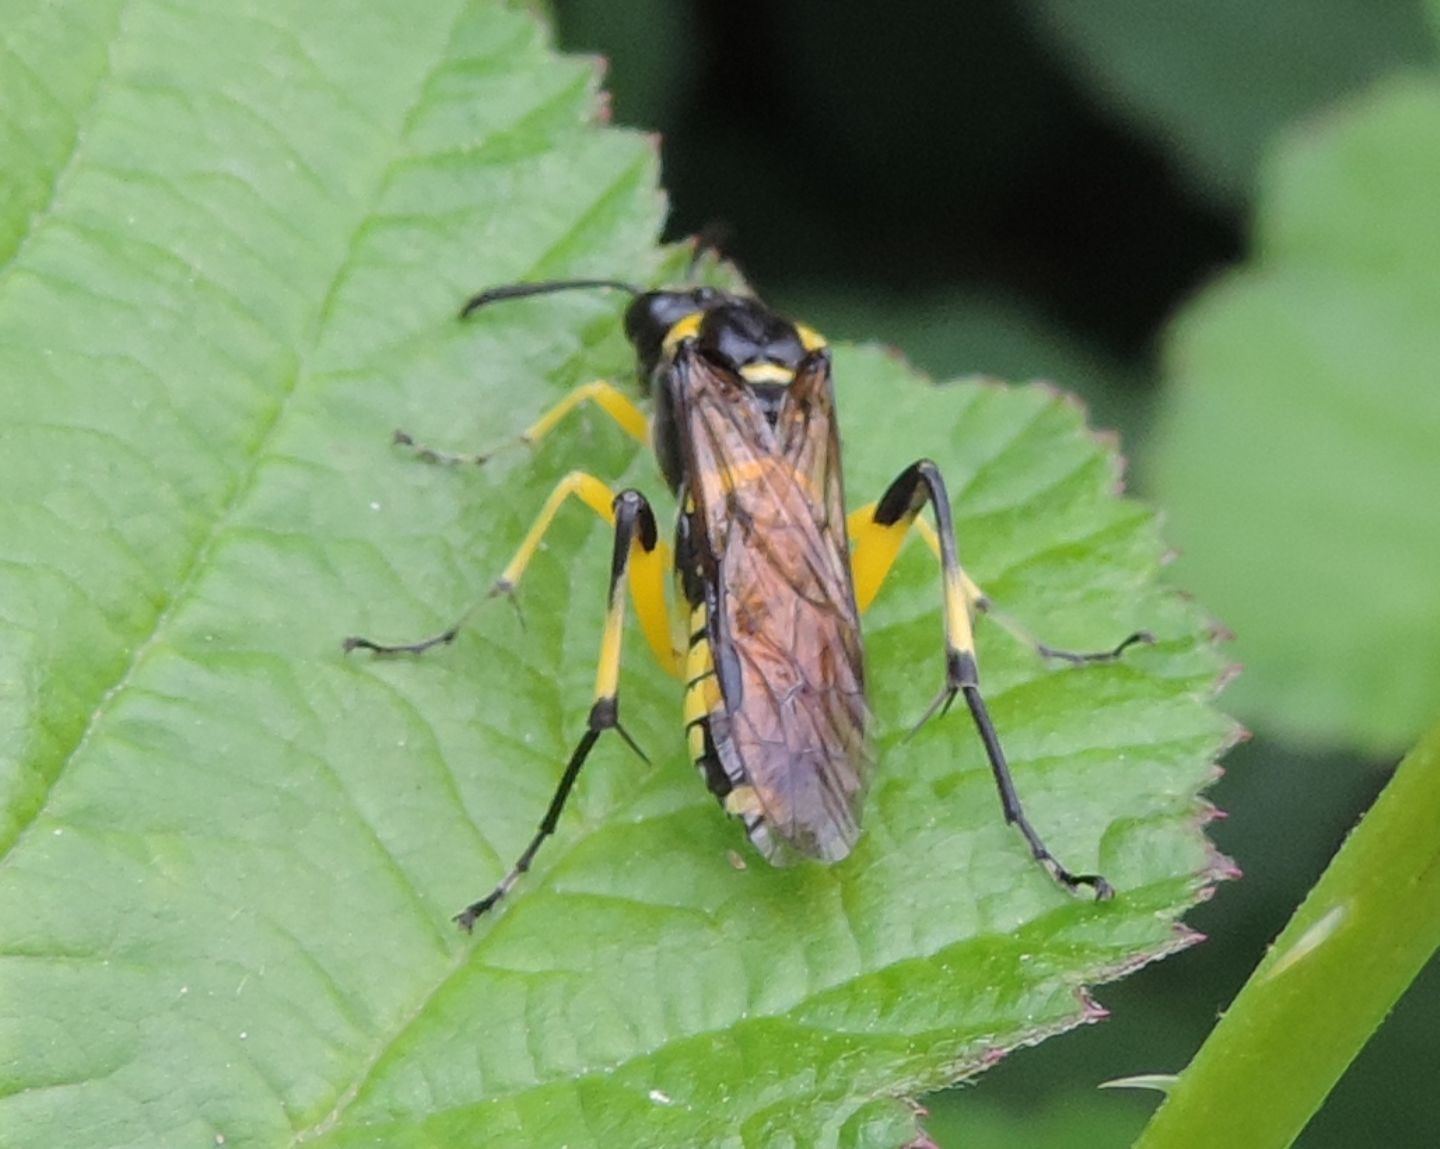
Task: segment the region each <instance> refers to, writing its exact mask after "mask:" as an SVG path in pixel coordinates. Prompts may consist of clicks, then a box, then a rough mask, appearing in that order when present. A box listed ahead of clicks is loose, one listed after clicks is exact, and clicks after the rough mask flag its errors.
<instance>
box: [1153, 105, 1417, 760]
mask: <svg viewBox="0 0 1440 1149" xmlns="http://www.w3.org/2000/svg"><path fill="white" fill-rule="evenodd" d="M1437 181H1440V85H1437V84H1435V83H1433V82H1427V81H1422V80H1418V79H1417V80H1413V81H1406V82H1403V83H1401V82H1397V83H1391V84H1388V85H1386V86H1384V87H1382V88H1381V89H1379V90H1377V91H1376V92H1375V93H1373V94H1371V95H1370V96H1368V97H1367V98H1366V99H1364V100H1363V101H1359V102H1357V103H1356V104H1355V105H1354V106H1352V107H1351V108H1349V109H1348V110H1347V111H1346V113H1345V114H1344V115H1338V116H1335V117H1334V118H1332V119H1331V120H1329V121H1327V122H1326V123H1325V124H1324V125H1323V126H1322V127H1319V128H1314V129H1311V130H1310V131H1308V132H1306V133H1304V134H1302V135H1297V136H1295V137H1294V138H1292V139H1291V140H1290V141H1289V142H1288V143H1287V145H1286V146H1285V147H1284V148H1282V149H1281V150H1280V151H1279V152H1277V154H1276V156H1275V160H1274V163H1273V164H1272V165H1271V167H1270V169H1269V174H1268V178H1267V181H1266V191H1265V196H1264V199H1263V201H1262V205H1261V209H1260V215H1259V219H1258V221H1257V223H1256V239H1255V252H1254V254H1253V255H1252V257H1251V259H1250V262H1249V263H1248V265H1247V266H1245V267H1244V268H1242V269H1240V270H1238V271H1237V272H1234V273H1232V274H1231V275H1229V276H1227V277H1226V278H1225V279H1224V280H1222V281H1221V282H1220V283H1218V284H1216V285H1215V286H1214V287H1213V288H1211V289H1210V290H1209V291H1207V292H1206V293H1205V294H1204V295H1202V296H1201V297H1200V298H1199V299H1198V300H1196V301H1195V302H1194V303H1193V304H1191V305H1190V307H1189V308H1187V310H1186V311H1185V312H1184V313H1183V314H1182V315H1181V317H1180V318H1179V320H1178V321H1177V323H1176V325H1175V327H1174V329H1173V330H1172V332H1171V335H1170V341H1169V348H1168V355H1167V360H1168V374H1169V376H1170V379H1169V389H1168V393H1167V395H1166V399H1165V403H1166V406H1165V409H1164V411H1163V418H1162V419H1161V428H1160V434H1159V441H1158V443H1157V445H1156V449H1155V458H1154V470H1155V480H1156V485H1157V487H1158V489H1159V490H1160V492H1161V493H1162V495H1163V498H1164V502H1165V504H1166V505H1167V506H1168V507H1170V508H1171V509H1172V513H1173V516H1174V534H1175V536H1176V537H1177V538H1178V540H1179V542H1180V543H1181V545H1182V546H1183V547H1184V548H1185V558H1184V561H1183V563H1182V564H1181V566H1180V568H1179V569H1180V572H1181V577H1182V578H1183V579H1184V580H1185V582H1186V583H1187V584H1189V585H1194V586H1195V587H1197V588H1198V589H1199V590H1200V591H1201V592H1202V593H1203V594H1204V595H1205V596H1206V598H1207V601H1209V602H1210V604H1211V605H1212V606H1213V607H1214V608H1215V609H1216V610H1217V612H1218V614H1219V617H1220V618H1221V619H1223V620H1224V621H1225V622H1226V624H1227V625H1229V626H1231V627H1232V628H1233V629H1234V630H1235V632H1236V634H1238V635H1239V641H1238V652H1239V654H1240V657H1241V658H1242V660H1243V661H1244V662H1245V664H1246V666H1247V667H1248V669H1249V673H1247V674H1246V675H1244V677H1243V678H1242V679H1241V681H1240V684H1239V686H1238V688H1237V690H1236V691H1235V695H1234V698H1235V705H1237V706H1238V707H1239V708H1240V709H1241V711H1242V713H1243V714H1244V716H1245V717H1246V718H1247V719H1249V720H1252V721H1253V722H1254V723H1255V724H1256V725H1257V726H1263V727H1265V728H1268V729H1274V730H1278V731H1281V732H1283V733H1285V734H1287V735H1289V736H1290V737H1293V738H1296V739H1299V740H1302V741H1308V742H1311V743H1325V742H1332V741H1343V742H1346V743H1349V744H1351V745H1356V746H1360V747H1363V748H1366V749H1369V750H1373V751H1377V752H1379V751H1392V750H1396V749H1398V748H1400V747H1402V746H1403V745H1404V744H1405V743H1406V742H1408V741H1410V740H1413V739H1414V738H1415V737H1416V736H1417V734H1418V732H1419V731H1420V730H1421V729H1423V727H1424V725H1425V723H1426V721H1427V719H1428V717H1429V716H1430V715H1431V714H1433V712H1434V709H1435V703H1436V700H1437V699H1440V599H1437V597H1436V595H1435V571H1436V570H1437V569H1440V500H1437V499H1436V497H1435V496H1436V492H1437V491H1440V452H1437V451H1436V450H1435V444H1436V443H1437V442H1440V387H1437V386H1436V382H1437V374H1436V364H1437V363H1440V215H1437V213H1436V211H1435V188H1436V187H1437V186H1440V184H1437Z"/></svg>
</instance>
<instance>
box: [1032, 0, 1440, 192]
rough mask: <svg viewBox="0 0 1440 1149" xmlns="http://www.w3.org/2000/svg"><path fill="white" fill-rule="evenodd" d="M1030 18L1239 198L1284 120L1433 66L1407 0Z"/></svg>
mask: <svg viewBox="0 0 1440 1149" xmlns="http://www.w3.org/2000/svg"><path fill="white" fill-rule="evenodd" d="M1039 12H1040V13H1041V15H1040V16H1039V17H1038V18H1037V19H1036V21H1035V24H1036V27H1037V29H1039V30H1041V31H1042V32H1043V33H1044V34H1045V35H1046V36H1047V37H1048V38H1049V39H1050V40H1051V42H1052V43H1054V45H1055V46H1056V48H1057V49H1058V50H1059V51H1061V52H1063V53H1065V54H1066V55H1068V56H1069V57H1071V58H1072V59H1073V60H1074V61H1075V63H1076V66H1077V70H1078V72H1079V74H1080V76H1081V77H1083V78H1084V79H1085V80H1087V81H1088V82H1089V83H1090V85H1091V87H1092V88H1093V89H1094V92H1095V95H1096V97H1097V98H1098V99H1101V100H1103V101H1105V102H1106V103H1107V104H1110V105H1111V106H1113V107H1114V109H1115V110H1116V111H1117V112H1118V113H1119V114H1121V115H1123V116H1125V117H1126V118H1127V119H1131V120H1134V121H1135V122H1136V123H1137V124H1139V125H1140V126H1141V127H1143V128H1144V129H1146V130H1148V131H1149V132H1150V133H1151V134H1152V135H1153V136H1154V137H1155V139H1156V141H1157V143H1158V144H1159V145H1160V146H1161V147H1162V148H1163V149H1164V150H1165V151H1166V152H1167V153H1168V154H1169V155H1170V156H1171V157H1173V159H1174V160H1175V162H1176V163H1177V165H1178V166H1179V168H1180V170H1181V171H1182V172H1183V173H1184V175H1185V176H1186V177H1187V178H1188V179H1189V180H1190V181H1191V183H1192V184H1194V186H1195V187H1197V188H1198V189H1200V190H1201V191H1203V192H1205V193H1207V194H1209V195H1213V196H1216V197H1221V198H1224V199H1236V198H1240V197H1246V196H1248V195H1249V194H1250V193H1251V192H1252V190H1253V187H1254V183H1255V178H1256V172H1257V169H1258V167H1259V164H1260V159H1261V156H1262V155H1263V154H1264V151H1265V148H1266V146H1267V145H1268V144H1269V141H1270V140H1271V138H1272V137H1273V136H1274V135H1275V134H1276V132H1278V131H1279V130H1281V129H1282V128H1284V127H1286V126H1287V125H1289V124H1291V123H1293V122H1295V121H1296V120H1298V119H1301V118H1302V117H1304V116H1306V115H1308V114H1311V113H1313V112H1314V111H1316V110H1317V109H1320V108H1323V107H1325V106H1327V105H1329V104H1330V103H1331V102H1333V101H1335V100H1336V99H1338V98H1340V97H1342V96H1344V95H1346V94H1347V93H1350V92H1355V91H1358V90H1360V89H1362V88H1364V87H1365V86H1366V85H1367V84H1368V83H1370V82H1371V81H1373V80H1375V79H1377V78H1378V77H1380V76H1383V75H1385V74H1387V73H1389V72H1392V71H1394V70H1395V69H1397V68H1403V67H1406V66H1409V65H1417V64H1425V63H1433V62H1434V60H1435V58H1436V52H1435V43H1434V40H1433V39H1432V38H1431V37H1430V36H1429V35H1427V30H1426V28H1425V21H1424V16H1423V13H1422V10H1421V7H1420V5H1419V4H1417V3H1415V0H1392V2H1390V3H1382V4H1377V3H1375V2H1374V0H1270V2H1269V3H1265V4H1255V3H1251V2H1250V0H1209V2H1208V3H1205V4H1182V3H1173V2H1171V3H1155V2H1154V0H1106V2H1105V3H1098V4H1074V3H1070V2H1068V0H1043V2H1042V3H1041V4H1040V6H1039Z"/></svg>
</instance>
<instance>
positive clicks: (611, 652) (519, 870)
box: [455, 490, 660, 931]
mask: <svg viewBox="0 0 1440 1149" xmlns="http://www.w3.org/2000/svg"><path fill="white" fill-rule="evenodd" d="M611 517H612V518H613V521H614V523H615V552H614V557H613V558H612V560H611V563H610V592H609V597H608V599H607V601H608V603H609V606H608V608H607V609H606V612H605V632H604V634H603V636H602V637H601V639H600V661H599V663H598V664H597V666H596V668H595V701H594V702H593V703H592V704H591V706H590V717H589V719H588V720H587V722H586V728H585V733H584V734H583V735H582V736H581V738H580V742H579V744H578V745H577V746H576V747H575V751H574V753H572V754H571V755H570V761H569V763H567V764H566V766H565V773H564V774H562V775H561V776H560V784H559V785H558V786H557V787H556V788H555V795H554V797H553V798H551V799H550V807H549V809H547V810H546V811H545V817H544V818H542V819H541V820H540V828H539V829H538V830H536V832H535V836H534V837H533V838H531V839H530V844H529V845H528V846H526V847H525V850H524V852H523V853H521V855H520V857H519V858H518V859H517V860H516V862H515V864H514V865H513V866H511V867H510V871H509V873H507V874H506V875H505V877H504V878H503V879H501V881H500V884H499V885H497V886H496V887H495V888H494V889H493V890H491V891H490V893H488V894H486V895H485V896H484V897H483V898H481V899H480V900H479V901H478V902H472V903H471V904H470V905H468V906H466V907H465V909H464V910H462V911H461V912H460V913H458V914H456V915H455V920H456V921H457V922H459V923H460V926H461V928H462V929H465V930H467V931H468V930H469V929H470V928H471V927H472V926H474V924H475V920H476V919H477V918H478V917H480V915H481V914H483V913H484V912H485V911H486V910H488V909H490V908H491V907H492V906H493V905H495V903H496V902H498V901H499V900H500V899H501V898H503V897H504V896H505V895H506V894H507V893H509V892H510V887H511V886H513V885H514V884H515V883H516V882H517V881H518V880H519V879H520V875H521V874H523V873H525V871H527V870H528V869H529V868H530V863H531V862H533V861H534V860H535V854H536V852H537V851H539V849H540V846H541V844H542V843H543V842H544V841H545V839H546V838H548V837H549V836H550V835H551V834H553V833H554V832H555V826H556V824H557V823H558V822H559V821H560V813H561V811H563V810H564V809H565V801H566V799H568V798H569V797H570V791H571V790H572V789H573V788H574V786H575V780H576V779H577V778H578V777H579V776H580V769H581V767H583V766H584V765H585V759H586V758H588V757H589V756H590V751H591V750H593V749H594V748H595V743H596V742H598V741H599V740H600V735H602V734H603V733H605V731H607V730H614V731H616V732H617V733H618V734H619V735H620V737H621V738H623V739H624V740H625V742H626V743H627V744H628V745H629V746H630V748H631V749H632V750H634V751H635V753H637V754H639V755H640V757H641V758H645V754H644V752H643V751H642V750H641V749H640V747H639V746H637V745H636V744H635V740H634V739H633V738H631V737H630V735H629V734H628V733H627V732H626V730H625V728H624V727H623V726H621V725H620V700H619V686H620V647H621V638H622V637H623V635H624V632H625V597H626V595H625V582H626V572H627V570H633V569H634V564H635V562H636V561H637V560H643V559H645V558H648V557H650V556H653V555H655V554H656V553H657V552H658V550H659V549H660V548H659V536H658V533H657V531H656V528H655V515H654V513H653V512H652V511H651V510H650V504H649V503H647V502H646V501H645V496H644V495H642V494H640V492H639V491H634V490H627V491H621V492H620V493H619V494H618V495H616V496H615V498H614V501H613V504H612V511H611ZM646 760H647V761H648V759H646Z"/></svg>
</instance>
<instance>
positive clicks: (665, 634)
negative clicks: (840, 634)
mask: <svg viewBox="0 0 1440 1149" xmlns="http://www.w3.org/2000/svg"><path fill="white" fill-rule="evenodd" d="M571 497H574V498H578V499H579V500H580V501H581V502H582V503H584V504H585V505H586V506H587V507H589V508H590V509H591V510H592V511H594V512H595V513H596V514H597V515H599V516H600V517H601V518H602V519H604V520H605V521H606V522H607V523H609V524H610V525H611V526H615V524H616V517H615V501H616V496H615V493H614V492H613V491H612V490H611V489H610V487H609V486H608V485H607V484H606V483H604V482H602V481H601V480H600V479H597V478H596V477H595V476H594V475H590V474H587V473H586V472H584V471H571V472H570V473H569V474H568V475H566V476H565V477H564V478H563V479H561V480H560V482H559V483H557V484H556V485H555V489H554V490H553V491H551V492H550V497H549V498H547V499H546V500H545V505H544V506H543V507H541V508H540V514H539V515H538V516H536V519H535V522H534V524H533V525H532V526H531V528H530V530H529V531H528V532H527V533H526V535H525V538H524V539H523V540H522V541H521V543H520V546H519V548H518V549H517V550H516V551H515V556H514V557H513V558H512V559H511V560H510V561H509V563H507V564H506V566H505V569H504V570H503V571H502V572H501V573H500V577H499V578H498V579H496V580H495V584H494V586H492V587H491V588H490V594H489V595H488V596H487V597H490V598H493V597H495V596H496V595H501V594H510V593H511V592H513V591H514V590H515V588H516V587H517V586H518V585H519V584H520V579H521V578H522V577H523V575H524V574H525V570H526V568H527V567H528V566H529V565H530V560H531V559H533V558H534V557H535V552H536V551H537V550H538V549H539V547H540V542H541V540H542V539H544V537H545V533H546V532H547V531H548V530H549V529H550V527H551V525H552V524H553V523H554V521H555V516H556V515H557V514H559V512H560V508H561V507H563V506H564V505H565V501H566V500H567V499H569V498H571ZM646 509H647V513H648V507H647V508H646ZM651 519H652V520H653V515H652V516H651ZM651 533H652V534H653V532H651ZM670 565H671V562H670V548H669V546H668V545H666V544H665V543H664V542H663V541H661V540H660V539H658V538H655V539H654V540H653V542H652V545H651V546H649V547H648V548H644V547H641V548H638V549H636V550H635V553H634V554H633V555H629V556H627V560H626V568H627V570H628V572H629V583H630V593H631V597H632V598H633V599H634V601H635V613H636V614H637V615H638V616H639V619H640V627H641V629H642V630H643V631H644V633H645V640H646V642H648V643H649V645H650V649H651V650H652V651H654V653H655V657H656V658H657V659H658V660H659V662H660V665H661V666H663V667H664V668H665V669H666V670H667V671H669V672H670V673H671V674H674V675H677V676H678V675H679V673H680V669H681V667H680V663H681V656H680V655H679V654H678V653H677V652H676V651H675V649H674V647H673V646H672V645H671V623H670V613H669V609H668V605H667V603H666V601H665V583H666V575H667V573H668V571H669V569H670ZM478 605H479V604H478V603H477V604H474V605H472V606H471V607H470V608H469V609H467V610H466V611H465V613H464V614H463V615H461V616H460V618H459V619H458V620H457V621H456V622H455V623H454V625H452V626H450V627H448V628H446V629H445V630H443V631H441V632H440V633H439V634H437V635H434V636H433V637H431V638H426V639H422V640H421V641H419V642H410V643H399V644H381V643H376V642H372V641H371V640H370V639H368V638H347V639H346V640H345V649H346V650H347V651H349V650H370V651H374V652H376V653H378V654H397V653H406V654H420V653H422V652H423V651H425V650H428V649H430V647H432V646H439V645H441V644H443V643H447V642H450V641H451V640H453V639H454V637H455V635H456V634H458V633H459V631H460V628H461V627H462V626H463V625H464V624H465V621H466V619H468V618H469V617H470V614H471V613H472V612H473V611H474V610H475V607H476V606H478ZM622 605H623V604H622ZM617 641H618V640H617Z"/></svg>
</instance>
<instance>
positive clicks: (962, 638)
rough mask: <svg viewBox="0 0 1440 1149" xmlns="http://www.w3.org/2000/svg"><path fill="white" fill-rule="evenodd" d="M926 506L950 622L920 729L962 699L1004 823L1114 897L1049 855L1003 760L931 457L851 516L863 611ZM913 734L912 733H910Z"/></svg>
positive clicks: (972, 596) (1035, 850) (1068, 876)
mask: <svg viewBox="0 0 1440 1149" xmlns="http://www.w3.org/2000/svg"><path fill="white" fill-rule="evenodd" d="M927 502H928V503H929V504H930V506H931V507H932V509H933V511H934V514H935V524H936V530H935V532H934V536H935V542H936V544H937V545H936V547H935V549H936V551H937V552H938V554H939V558H940V570H941V577H942V579H943V584H944V585H943V593H944V599H943V602H944V620H945V685H944V686H943V687H941V689H940V692H939V694H937V695H936V697H935V700H934V701H933V702H932V703H931V704H930V706H929V707H928V708H927V709H926V711H925V713H924V715H922V716H921V719H920V721H919V722H918V723H917V724H916V726H915V730H919V729H920V727H921V726H923V725H924V724H925V722H927V721H928V720H929V719H930V718H931V717H933V716H934V715H935V714H937V713H938V714H944V713H945V712H946V711H948V710H949V709H950V705H951V703H953V702H954V700H955V697H956V695H960V694H963V695H964V697H965V704H966V706H967V707H968V708H969V710H970V716H971V718H972V719H973V720H974V722H975V728H976V730H977V731H978V732H979V734H980V740H981V742H983V743H984V746H985V754H986V757H987V758H988V759H989V762H990V772H991V774H992V775H993V776H994V778H995V785H996V788H997V789H998V790H999V791H1000V805H1001V808H1002V809H1003V810H1004V813H1005V821H1006V822H1008V823H1010V824H1011V825H1013V826H1015V827H1016V828H1017V829H1019V831H1020V833H1021V834H1022V835H1023V836H1024V838H1025V841H1026V843H1027V844H1028V845H1029V847H1030V852H1031V854H1033V855H1034V857H1035V860H1036V861H1038V862H1039V863H1040V864H1041V865H1042V866H1044V867H1045V869H1046V870H1047V871H1048V872H1049V874H1050V875H1051V877H1053V878H1054V879H1055V880H1056V881H1057V882H1059V883H1060V884H1061V885H1062V886H1064V887H1065V888H1066V889H1068V890H1072V891H1073V890H1075V889H1077V888H1078V887H1080V886H1088V887H1090V888H1091V889H1093V890H1094V891H1095V897H1096V898H1097V899H1105V898H1109V897H1111V896H1113V894H1114V892H1115V891H1114V888H1113V887H1112V886H1111V885H1110V883H1109V882H1108V881H1106V880H1105V878H1103V877H1101V876H1100V875H1099V874H1076V873H1072V872H1071V871H1070V870H1068V869H1066V868H1065V867H1064V866H1062V865H1061V864H1060V862H1059V860H1058V859H1057V858H1056V857H1055V855H1054V854H1052V853H1051V852H1050V849H1049V847H1048V846H1046V845H1045V841H1044V839H1043V838H1041V837H1040V834H1039V832H1038V831H1037V830H1036V829H1035V827H1034V826H1033V825H1032V824H1031V823H1030V819H1029V818H1028V817H1027V816H1026V814H1025V808H1024V806H1023V805H1022V804H1021V802H1020V796H1019V794H1018V793H1017V792H1016V790H1015V781H1014V779H1013V778H1012V777H1011V775H1010V767H1009V765H1008V763H1007V762H1006V760H1005V752H1004V749H1003V748H1002V747H1001V745H1000V737H999V735H998V734H997V733H996V730H995V724H994V722H993V721H992V720H991V718H990V712H989V709H988V708H987V707H986V705H985V699H984V697H983V696H982V695H981V693H980V678H979V667H978V666H977V664H976V660H975V641H974V634H973V631H972V630H971V616H970V611H971V608H972V606H976V605H978V604H979V601H980V600H981V599H982V598H983V596H982V595H981V594H980V593H979V588H978V587H977V586H976V585H975V584H974V583H973V582H971V581H970V579H969V578H968V577H967V576H966V574H965V571H964V569H963V568H962V567H961V565H960V556H959V550H958V547H957V546H956V543H955V526H954V523H953V521H952V519H951V515H950V497H949V495H948V494H947V492H946V490H945V481H944V479H943V478H942V477H941V475H940V471H939V469H938V468H937V467H936V466H935V464H934V463H932V462H931V461H930V460H928V459H922V460H920V461H919V462H918V463H913V464H911V465H910V466H909V467H907V468H906V469H905V470H904V471H903V472H902V473H901V474H900V476H899V478H897V479H896V480H895V481H894V482H893V483H891V484H890V487H889V488H888V489H887V490H886V492H885V493H884V495H882V496H881V498H880V501H879V502H878V503H875V504H874V505H873V506H871V507H867V508H864V509H862V510H861V511H859V512H856V514H854V515H852V516H851V517H850V535H851V540H852V542H853V543H854V544H855V557H854V560H853V565H854V576H855V599H856V603H857V605H858V606H859V607H860V609H861V610H864V609H865V608H866V607H867V606H869V605H870V603H871V602H872V601H873V600H874V597H875V595H876V593H877V592H878V591H879V589H880V585H881V583H883V582H884V580H885V576H886V575H887V574H888V573H889V572H890V570H891V568H892V567H893V565H894V562H895V558H896V556H897V555H898V554H899V551H900V544H901V543H902V542H904V540H905V536H906V534H907V533H908V532H909V530H910V528H911V527H912V526H914V525H915V524H916V521H917V519H918V517H919V515H920V512H921V511H922V510H923V509H924V507H925V504H926V503H927ZM1129 644H1130V642H1129V641H1127V642H1126V643H1124V644H1122V645H1121V646H1120V647H1119V648H1118V649H1117V650H1115V651H1114V652H1113V653H1112V654H1110V655H1109V657H1113V656H1114V655H1118V654H1119V652H1120V650H1123V649H1124V647H1125V646H1127V645H1129ZM911 733H912V734H913V733H914V731H912V732H911Z"/></svg>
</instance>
